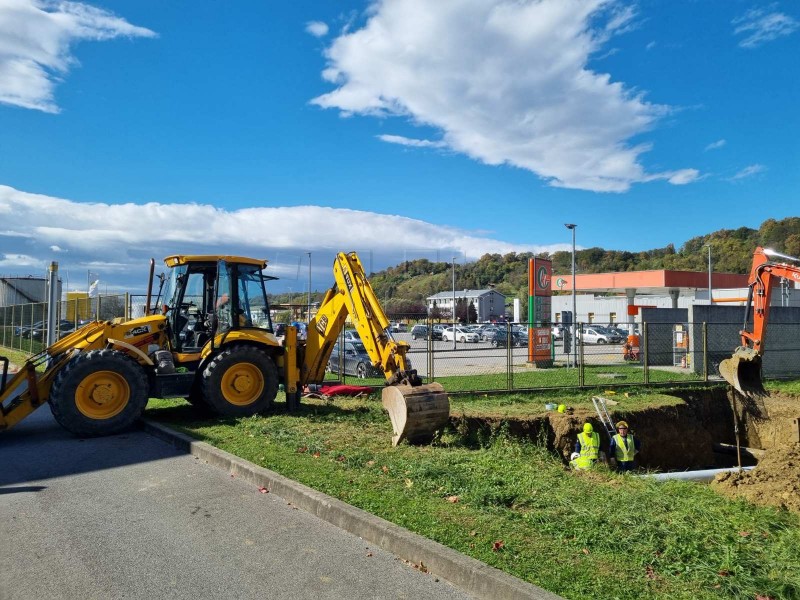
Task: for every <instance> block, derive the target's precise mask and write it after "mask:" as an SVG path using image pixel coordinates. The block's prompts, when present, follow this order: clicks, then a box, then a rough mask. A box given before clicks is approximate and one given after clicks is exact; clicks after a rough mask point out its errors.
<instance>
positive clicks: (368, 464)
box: [367, 460, 375, 467]
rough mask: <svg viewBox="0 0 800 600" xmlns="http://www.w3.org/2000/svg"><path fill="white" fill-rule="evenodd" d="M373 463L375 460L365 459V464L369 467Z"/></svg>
mask: <svg viewBox="0 0 800 600" xmlns="http://www.w3.org/2000/svg"><path fill="white" fill-rule="evenodd" d="M374 464H375V461H374V460H368V461H367V466H368V467H371V466H372V465H374Z"/></svg>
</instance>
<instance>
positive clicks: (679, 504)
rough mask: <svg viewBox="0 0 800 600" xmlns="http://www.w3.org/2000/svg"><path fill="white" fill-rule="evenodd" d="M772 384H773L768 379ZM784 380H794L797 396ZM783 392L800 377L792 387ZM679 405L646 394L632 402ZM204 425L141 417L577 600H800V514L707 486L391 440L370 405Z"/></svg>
mask: <svg viewBox="0 0 800 600" xmlns="http://www.w3.org/2000/svg"><path fill="white" fill-rule="evenodd" d="M772 387H774V386H772ZM787 387H788V389H787ZM783 388H784V390H785V391H792V390H794V389H795V388H798V389H800V384H793V385H789V386H786V385H783ZM591 393H592V392H591V391H586V390H582V391H581V392H580V393H578V394H569V393H565V392H563V391H561V392H556V391H552V392H547V393H543V394H538V393H537V394H536V395H535V396H532V395H530V394H527V395H525V394H512V395H503V396H480V395H479V396H475V397H462V398H453V399H452V404H453V412H454V414H455V413H469V414H485V415H495V416H500V415H512V414H529V415H533V414H537V413H539V412H544V411H543V403H544V401H545V400H551V401H554V402H558V401H559V400H561V401H564V402H565V403H568V404H571V405H573V406H575V407H576V408H580V407H581V406H583V405H584V404H585V405H586V406H587V407H590V406H591V403H590V398H591ZM675 402H680V400H678V399H676V398H674V397H671V396H669V395H668V394H664V393H649V392H646V391H641V392H639V393H637V394H635V395H633V396H631V398H626V404H629V403H630V404H629V406H628V407H627V408H630V409H633V410H635V408H636V407H637V406H638V407H641V408H644V407H645V406H653V405H654V404H658V405H668V404H670V403H675ZM281 409H282V406H281V405H280V403H279V404H278V406H277V409H276V412H275V413H274V414H272V415H265V416H256V417H251V418H245V419H228V420H223V421H219V420H203V419H202V418H200V417H199V416H198V415H197V414H196V413H195V412H194V411H193V409H192V408H191V407H189V405H188V404H186V403H184V402H182V401H167V400H153V401H151V404H150V408H149V409H148V411H147V416H148V417H150V418H152V419H155V420H157V421H160V422H163V423H165V424H167V425H170V426H172V427H174V428H176V429H179V430H181V431H184V432H186V433H189V434H190V435H192V436H194V437H196V438H199V439H201V440H204V441H207V442H209V443H211V444H213V445H215V446H217V447H220V448H222V449H224V450H227V451H229V452H232V453H233V454H236V455H238V456H240V457H242V458H245V459H247V460H249V461H251V462H253V463H255V464H258V465H261V466H264V467H267V468H270V469H273V470H275V471H278V472H279V473H281V474H283V475H285V476H287V477H291V478H292V479H295V480H297V481H300V482H302V483H304V484H306V485H309V486H311V487H313V488H315V489H318V490H321V491H323V492H325V493H328V494H330V495H332V496H335V497H337V498H340V499H342V500H344V501H345V502H348V503H350V504H353V505H355V506H358V507H360V508H363V509H364V510H367V511H369V512H371V513H373V514H376V515H379V516H381V517H383V518H385V519H388V520H389V521H392V522H394V523H397V524H399V525H402V526H404V527H407V528H408V529H411V530H412V531H416V532H417V533H420V534H422V535H424V536H426V537H429V538H431V539H434V540H436V541H438V542H441V543H443V544H445V545H447V546H450V547H452V548H454V549H456V550H459V551H461V552H464V553H465V554H468V555H470V556H473V557H475V558H477V559H479V560H482V561H485V562H487V563H489V564H491V565H492V566H495V567H497V568H499V569H502V570H504V571H506V572H508V573H511V574H513V575H515V576H517V577H520V578H522V579H525V580H527V581H531V582H533V583H536V584H538V585H541V586H543V587H545V588H547V589H549V590H552V591H554V592H556V593H559V594H562V595H564V596H565V597H568V598H586V597H593V598H631V599H637V600H638V599H641V598H748V599H750V600H752V599H754V598H756V596H757V595H762V596H765V597H770V598H773V599H777V598H797V597H800V568H798V567H799V566H800V561H798V558H797V551H796V549H797V548H798V547H800V519H799V518H798V516H797V515H795V514H791V513H786V512H781V511H777V510H775V509H769V508H759V507H754V506H752V505H749V504H746V503H745V502H742V501H730V500H727V499H725V498H723V497H722V496H719V495H717V494H716V493H715V492H714V490H713V489H712V488H710V487H709V486H704V485H699V484H692V483H683V482H670V483H661V484H659V483H656V482H654V481H650V480H644V479H639V478H635V477H622V476H618V475H616V474H613V473H610V472H607V471H597V472H592V473H578V474H576V473H572V472H569V471H567V470H565V469H564V467H563V464H562V463H561V461H560V459H559V458H557V457H554V456H553V455H552V454H550V453H549V452H548V451H547V450H546V449H544V448H543V447H541V446H539V445H536V444H533V443H529V442H520V441H518V440H513V439H509V437H508V436H506V435H504V433H503V432H502V431H500V432H497V433H496V434H495V435H493V436H489V437H486V438H484V439H481V440H479V441H478V442H477V443H476V442H475V441H474V440H473V441H472V442H470V443H468V442H466V441H465V440H464V439H463V438H461V437H460V436H459V435H458V434H457V433H456V432H446V433H444V434H443V435H442V436H441V438H440V439H438V440H437V441H436V442H435V443H434V444H433V445H431V446H426V447H414V446H408V445H401V446H400V447H398V448H394V449H392V448H391V447H390V446H389V440H390V434H391V426H390V424H389V422H388V419H387V418H386V417H385V415H384V414H383V412H382V410H381V408H380V403H379V402H378V401H376V400H375V399H372V400H354V399H336V400H335V401H334V402H331V403H325V402H323V401H312V400H305V401H304V405H303V408H302V410H301V411H300V412H299V413H298V414H296V415H291V416H290V415H287V414H284V413H283V412H282V410H281Z"/></svg>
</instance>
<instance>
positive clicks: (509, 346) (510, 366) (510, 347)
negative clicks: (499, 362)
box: [506, 323, 514, 392]
mask: <svg viewBox="0 0 800 600" xmlns="http://www.w3.org/2000/svg"><path fill="white" fill-rule="evenodd" d="M512 331H513V326H512V325H510V324H509V323H506V389H507V390H508V391H509V392H510V391H511V390H513V389H514V378H513V376H512V375H511V373H512V371H513V370H514V339H513V336H512V333H511V332H512Z"/></svg>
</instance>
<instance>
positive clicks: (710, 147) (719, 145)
mask: <svg viewBox="0 0 800 600" xmlns="http://www.w3.org/2000/svg"><path fill="white" fill-rule="evenodd" d="M726 143H727V142H726V141H725V140H717V141H716V142H711V143H710V144H709V145H708V146H706V147H705V151H706V152H708V151H709V150H717V149H718V148H722V147H723V146H724V145H725V144H726Z"/></svg>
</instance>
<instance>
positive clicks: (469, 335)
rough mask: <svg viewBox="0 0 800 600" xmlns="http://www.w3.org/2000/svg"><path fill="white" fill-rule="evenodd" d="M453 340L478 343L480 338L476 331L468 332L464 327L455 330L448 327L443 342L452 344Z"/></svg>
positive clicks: (443, 333) (443, 335)
mask: <svg viewBox="0 0 800 600" xmlns="http://www.w3.org/2000/svg"><path fill="white" fill-rule="evenodd" d="M453 340H457V341H459V342H475V343H477V342H478V341H479V340H480V337H479V336H478V334H477V333H475V332H474V331H467V330H466V329H464V328H463V327H456V328H455V330H454V329H453V328H452V327H448V328H446V329H445V330H444V331H443V332H442V341H444V342H452V341H453Z"/></svg>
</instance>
